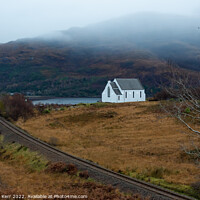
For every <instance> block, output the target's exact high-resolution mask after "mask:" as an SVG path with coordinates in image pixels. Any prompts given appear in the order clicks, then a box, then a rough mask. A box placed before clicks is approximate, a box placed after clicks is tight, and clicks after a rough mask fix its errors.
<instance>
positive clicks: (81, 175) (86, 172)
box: [79, 171, 89, 179]
mask: <svg viewBox="0 0 200 200" xmlns="http://www.w3.org/2000/svg"><path fill="white" fill-rule="evenodd" d="M79 177H81V178H85V179H88V178H89V174H88V171H82V172H80V173H79Z"/></svg>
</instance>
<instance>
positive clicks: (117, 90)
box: [110, 82, 122, 95]
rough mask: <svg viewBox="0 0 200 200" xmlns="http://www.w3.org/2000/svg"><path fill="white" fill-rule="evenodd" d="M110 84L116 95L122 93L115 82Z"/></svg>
mask: <svg viewBox="0 0 200 200" xmlns="http://www.w3.org/2000/svg"><path fill="white" fill-rule="evenodd" d="M110 85H111V87H112V89H113V90H114V92H115V94H116V95H122V93H121V92H120V90H119V88H118V86H117V84H116V83H115V82H111V83H110Z"/></svg>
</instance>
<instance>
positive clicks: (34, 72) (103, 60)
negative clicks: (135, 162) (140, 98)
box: [0, 13, 200, 97]
mask: <svg viewBox="0 0 200 200" xmlns="http://www.w3.org/2000/svg"><path fill="white" fill-rule="evenodd" d="M199 26H200V18H197V17H186V16H176V15H166V14H159V13H138V14H134V15H129V16H125V17H121V18H117V19H113V20H109V21H106V22H102V23H98V24H93V25H89V26H87V27H83V28H78V27H74V28H71V29H69V30H63V31H57V32H54V33H50V34H48V35H45V36H40V37H37V38H30V39H19V40H17V41H13V42H9V43H6V44H0V80H1V81H0V91H1V92H4V91H7V92H24V93H26V92H29V93H30V94H34V95H54V96H76V97H78V96H100V94H101V92H102V90H103V88H104V85H105V84H106V82H107V80H109V79H113V78H115V77H127V78H128V77H136V78H140V79H141V81H142V83H143V84H144V86H145V87H146V88H147V93H148V95H151V94H152V93H154V92H155V91H156V90H157V86H158V83H159V82H160V81H161V80H162V81H164V82H165V81H166V80H165V74H166V73H167V66H166V61H167V60H172V61H174V62H175V63H177V64H178V65H179V66H180V67H182V68H185V69H186V70H189V71H191V70H194V71H200V62H199V61H200V29H198V27H199ZM189 71H188V73H189Z"/></svg>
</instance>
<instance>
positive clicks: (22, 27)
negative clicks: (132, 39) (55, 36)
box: [0, 0, 200, 43]
mask: <svg viewBox="0 0 200 200" xmlns="http://www.w3.org/2000/svg"><path fill="white" fill-rule="evenodd" d="M0 7H1V12H0V27H1V31H0V43H4V42H8V41H11V40H16V39H19V38H29V37H36V36H38V35H45V34H48V33H50V32H53V31H56V30H67V29H69V28H71V27H84V26H86V25H89V24H94V23H97V22H101V21H105V20H109V19H112V18H118V17H120V16H124V15H129V14H133V13H138V12H146V11H148V12H149V11H150V12H160V13H167V14H177V15H187V16H188V15H189V16H193V15H199V13H200V1H199V0H190V1H188V0H162V1H161V0H42V1H41V0H28V1H27V0H0Z"/></svg>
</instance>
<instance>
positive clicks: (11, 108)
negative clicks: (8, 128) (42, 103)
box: [0, 94, 34, 121]
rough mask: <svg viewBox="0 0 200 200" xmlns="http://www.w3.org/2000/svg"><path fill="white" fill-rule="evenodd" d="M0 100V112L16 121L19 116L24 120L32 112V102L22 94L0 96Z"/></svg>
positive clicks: (31, 114)
mask: <svg viewBox="0 0 200 200" xmlns="http://www.w3.org/2000/svg"><path fill="white" fill-rule="evenodd" d="M0 102H1V103H0V114H1V115H2V116H3V117H6V118H11V119H13V120H15V121H16V120H18V118H19V117H22V118H23V119H25V120H26V119H27V118H28V117H30V116H33V114H34V110H33V108H34V106H33V104H32V102H31V101H30V100H28V99H26V98H25V97H24V95H22V94H14V95H13V96H10V95H4V96H1V97H0Z"/></svg>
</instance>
